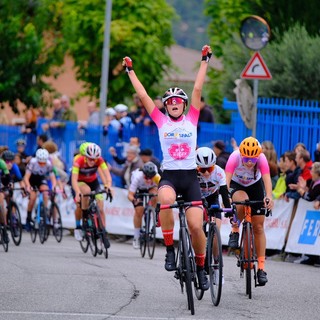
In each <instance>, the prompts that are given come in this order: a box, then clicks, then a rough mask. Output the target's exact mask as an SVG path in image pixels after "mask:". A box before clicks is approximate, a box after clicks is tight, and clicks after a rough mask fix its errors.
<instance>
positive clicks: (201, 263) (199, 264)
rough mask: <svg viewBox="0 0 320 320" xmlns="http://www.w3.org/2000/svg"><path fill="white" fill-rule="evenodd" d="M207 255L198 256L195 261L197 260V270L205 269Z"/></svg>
mask: <svg viewBox="0 0 320 320" xmlns="http://www.w3.org/2000/svg"><path fill="white" fill-rule="evenodd" d="M205 258H206V255H205V254H196V256H195V259H196V265H197V268H198V267H200V268H203V267H204V261H205Z"/></svg>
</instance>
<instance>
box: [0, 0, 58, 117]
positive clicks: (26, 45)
mask: <svg viewBox="0 0 320 320" xmlns="http://www.w3.org/2000/svg"><path fill="white" fill-rule="evenodd" d="M59 25H60V20H59V6H57V4H56V2H55V1H53V0H42V1H41V0H38V1H37V0H30V1H23V0H18V1H11V0H2V1H1V4H0V39H1V41H0V102H6V101H8V102H9V104H10V106H11V107H12V109H13V111H15V112H17V108H16V101H17V99H19V100H20V101H22V102H23V103H25V104H26V106H27V107H30V106H35V107H36V106H39V104H40V101H41V97H42V93H43V91H45V90H50V86H48V85H47V84H46V83H44V82H43V81H42V80H41V78H42V76H47V75H49V74H50V68H51V67H52V66H53V65H59V64H61V63H62V62H63V57H64V51H63V46H62V43H63V40H62V38H61V36H60V33H59V32H58V31H57V30H58V29H59Z"/></svg>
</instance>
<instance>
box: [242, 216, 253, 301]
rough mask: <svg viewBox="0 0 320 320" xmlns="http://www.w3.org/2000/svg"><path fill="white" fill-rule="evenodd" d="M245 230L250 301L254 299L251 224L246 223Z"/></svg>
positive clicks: (247, 286) (245, 253)
mask: <svg viewBox="0 0 320 320" xmlns="http://www.w3.org/2000/svg"><path fill="white" fill-rule="evenodd" d="M245 225H246V226H245V230H244V232H245V233H244V236H245V239H244V242H243V245H244V246H246V248H245V250H244V256H245V263H244V270H245V273H246V294H247V295H248V296H249V299H251V298H252V284H251V225H250V223H249V222H246V224H245Z"/></svg>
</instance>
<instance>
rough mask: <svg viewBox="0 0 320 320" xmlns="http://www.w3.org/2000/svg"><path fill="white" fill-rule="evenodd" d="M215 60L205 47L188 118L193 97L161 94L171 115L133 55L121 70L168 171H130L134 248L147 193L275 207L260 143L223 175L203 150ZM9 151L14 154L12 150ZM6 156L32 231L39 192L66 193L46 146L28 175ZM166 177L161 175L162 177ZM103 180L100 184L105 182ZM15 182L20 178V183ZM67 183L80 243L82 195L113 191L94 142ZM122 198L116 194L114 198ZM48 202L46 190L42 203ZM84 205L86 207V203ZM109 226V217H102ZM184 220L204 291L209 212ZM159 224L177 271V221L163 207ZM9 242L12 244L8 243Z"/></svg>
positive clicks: (4, 175) (235, 156) (7, 179)
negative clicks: (208, 82)
mask: <svg viewBox="0 0 320 320" xmlns="http://www.w3.org/2000/svg"><path fill="white" fill-rule="evenodd" d="M211 56H212V50H211V48H210V46H208V45H205V46H204V47H203V48H202V58H201V63H200V68H199V71H198V74H197V77H196V80H195V83H194V87H193V91H192V96H191V101H190V107H189V109H188V111H187V113H186V114H185V111H186V109H187V106H188V103H189V99H188V96H187V94H186V93H185V92H184V91H183V90H182V89H180V88H178V87H172V88H169V89H168V90H167V91H166V92H165V94H164V96H163V99H162V101H163V104H164V106H165V109H166V114H164V113H162V112H161V111H159V109H158V108H157V107H155V105H154V102H153V99H152V98H151V97H150V96H149V95H148V93H147V91H146V90H145V88H144V87H143V85H142V83H141V82H140V80H139V79H138V77H137V75H136V73H135V71H134V69H133V62H132V60H131V59H130V58H129V57H125V58H124V59H123V66H124V67H125V70H126V72H127V74H128V76H129V79H130V81H131V83H132V85H133V87H134V89H135V91H136V93H137V95H138V96H139V98H140V99H141V101H142V103H143V105H144V107H145V109H146V111H147V112H148V113H149V115H150V117H151V119H152V120H153V121H154V123H155V124H156V126H157V128H158V131H159V139H160V144H161V149H162V153H163V161H162V167H161V169H162V172H161V173H159V172H158V170H157V167H156V165H155V164H153V163H152V162H147V163H145V164H144V165H143V167H142V168H140V169H137V170H136V171H134V172H133V173H132V176H131V184H130V186H129V187H128V199H129V200H130V201H131V202H132V204H133V206H134V210H135V213H134V219H133V226H134V239H133V246H134V248H139V247H140V242H139V236H140V228H141V223H142V216H143V207H142V201H141V199H139V198H137V197H136V194H137V192H141V191H147V192H152V193H157V197H155V198H153V199H152V201H153V205H155V204H156V203H157V202H159V203H160V204H165V205H171V204H173V203H174V202H175V201H176V198H177V196H178V195H181V196H182V197H183V199H184V201H188V202H189V201H201V200H202V199H203V198H205V199H206V201H207V203H208V204H209V205H211V204H219V195H221V197H222V203H223V206H224V207H230V206H231V203H232V201H242V200H245V199H250V200H263V201H264V205H265V207H266V208H267V209H272V207H273V200H272V184H271V178H270V172H269V166H268V162H267V160H266V157H265V156H264V154H263V153H262V149H261V146H260V143H259V141H258V140H257V139H255V138H254V137H247V138H245V139H244V140H243V141H242V142H241V144H240V146H239V149H238V150H236V151H234V152H233V153H232V154H231V155H230V157H229V159H228V162H227V164H226V168H225V170H223V169H222V168H220V167H219V166H218V165H217V164H216V155H215V153H214V151H213V150H212V149H210V148H207V147H200V148H197V124H198V119H199V112H200V104H201V93H202V87H203V84H204V81H205V77H206V71H207V68H208V63H209V61H210V58H211ZM9 153H10V151H9ZM9 153H8V152H4V153H3V154H2V159H3V160H0V172H1V183H2V184H4V185H7V184H9V183H12V182H16V181H19V182H20V183H21V184H22V185H23V187H24V188H25V190H26V193H29V194H30V199H29V203H28V208H27V219H26V229H27V230H28V229H29V228H30V225H31V224H33V223H34V222H33V220H32V209H33V207H34V203H35V200H36V192H37V191H46V190H49V189H55V188H62V186H61V184H60V182H59V175H58V174H57V173H56V172H55V169H54V166H53V165H52V163H51V161H50V155H49V153H48V151H47V150H46V149H43V148H40V149H38V150H37V151H36V154H35V157H33V158H31V160H30V161H29V162H28V164H27V167H26V172H25V175H24V177H21V176H20V177H19V174H15V175H16V176H18V178H17V177H16V178H13V174H11V173H10V172H11V170H10V171H9V169H8V168H9V167H10V163H12V162H13V157H12V153H10V157H8V154H9ZM160 174H161V175H160ZM99 178H100V179H99ZM14 179H15V180H14ZM69 183H70V185H71V187H72V192H73V196H74V199H75V202H76V204H77V208H76V210H75V232H74V235H75V238H76V239H77V240H79V241H81V240H82V237H83V234H82V225H81V224H82V219H83V217H85V215H86V214H87V208H88V205H89V203H88V201H89V199H88V198H84V197H81V195H82V194H86V193H89V192H90V191H97V190H99V189H100V188H101V185H103V187H104V188H105V189H106V190H108V191H111V192H112V193H113V191H112V190H111V187H112V176H111V174H110V171H109V169H108V166H107V163H106V162H105V160H104V159H103V157H102V156H101V148H100V146H98V145H97V144H95V143H91V142H85V143H82V145H81V146H80V148H79V153H78V154H77V155H75V157H74V160H73V165H72V169H71V174H70V180H69ZM114 196H116V195H114ZM96 199H97V202H98V206H99V207H100V210H101V212H104V210H103V196H101V195H97V196H96ZM47 201H48V197H47V196H46V192H44V202H45V204H47ZM80 201H81V203H80ZM0 206H2V208H4V198H3V194H2V193H1V192H0ZM237 212H238V215H239V219H240V220H241V219H242V218H243V207H241V206H237ZM262 212H263V211H261V210H259V208H258V207H253V208H252V226H253V231H254V238H255V245H256V248H257V258H258V273H257V277H258V283H259V285H261V286H263V285H265V284H266V283H267V281H268V279H267V274H266V272H265V266H264V264H265V250H266V238H265V233H264V219H265V217H264V214H263V213H262ZM102 218H103V224H104V226H105V216H104V215H102ZM186 218H187V223H188V228H189V232H190V234H191V241H192V246H193V249H194V253H195V262H196V266H197V276H198V279H199V285H200V288H201V289H202V290H208V288H209V281H208V278H207V274H206V271H205V258H206V257H205V252H206V235H205V232H204V230H203V207H202V206H190V207H188V208H187V210H186ZM221 218H222V217H221V214H220V215H219V214H218V215H217V216H216V219H217V220H216V223H217V225H218V227H219V228H220V226H221ZM159 219H160V222H161V230H162V234H163V239H164V244H165V246H166V256H165V269H166V270H167V271H174V270H176V265H175V264H176V258H175V256H176V253H175V248H174V239H173V230H174V216H173V212H172V210H171V209H167V210H161V212H160V215H159ZM230 222H231V228H232V231H231V233H230V238H229V246H230V247H231V248H237V247H238V245H239V243H238V242H239V226H238V224H237V222H235V221H232V219H230ZM0 223H3V224H5V223H6V219H5V216H1V217H0ZM7 240H8V239H7Z"/></svg>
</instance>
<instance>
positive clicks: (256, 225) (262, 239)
mask: <svg viewBox="0 0 320 320" xmlns="http://www.w3.org/2000/svg"><path fill="white" fill-rule="evenodd" d="M264 220H265V217H264V215H254V216H252V228H253V234H254V244H255V247H256V252H257V257H258V269H262V270H264V261H265V254H266V235H265V232H264V226H263V225H264Z"/></svg>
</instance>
